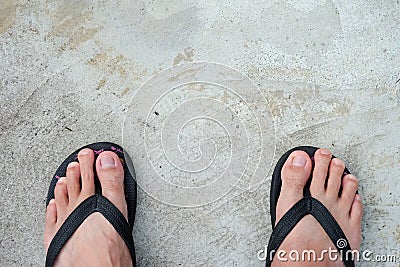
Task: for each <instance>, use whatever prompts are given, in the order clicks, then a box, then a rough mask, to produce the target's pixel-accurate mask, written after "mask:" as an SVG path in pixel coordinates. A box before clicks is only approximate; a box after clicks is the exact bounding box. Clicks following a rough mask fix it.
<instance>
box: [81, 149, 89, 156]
mask: <svg viewBox="0 0 400 267" xmlns="http://www.w3.org/2000/svg"><path fill="white" fill-rule="evenodd" d="M89 151H90V150H88V149H83V150H81V151H79V155H87V154H89Z"/></svg>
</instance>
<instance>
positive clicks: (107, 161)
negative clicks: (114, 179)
mask: <svg viewBox="0 0 400 267" xmlns="http://www.w3.org/2000/svg"><path fill="white" fill-rule="evenodd" d="M100 163H101V166H103V167H114V166H115V161H114V158H113V157H111V156H109V155H104V156H103V157H102V158H101V159H100Z"/></svg>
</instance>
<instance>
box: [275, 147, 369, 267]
mask: <svg viewBox="0 0 400 267" xmlns="http://www.w3.org/2000/svg"><path fill="white" fill-rule="evenodd" d="M314 161H315V167H314V170H313V173H312V180H311V185H310V193H311V196H312V197H314V198H316V199H318V200H319V201H320V202H321V203H322V204H324V205H325V207H326V208H327V209H328V210H329V211H330V212H331V214H332V215H333V217H334V218H335V220H336V221H337V222H338V224H339V225H340V227H341V228H342V230H343V232H344V233H345V235H346V237H347V239H348V240H349V242H350V247H351V249H353V250H359V249H360V243H361V218H362V215H363V208H362V203H361V198H360V196H359V195H358V194H356V192H357V187H358V181H357V178H356V177H355V176H354V175H352V174H347V175H345V176H344V177H343V179H342V175H343V171H344V167H345V165H344V163H343V162H342V161H341V160H340V159H338V158H334V159H332V154H331V152H330V151H329V150H327V149H318V150H317V151H316V152H315V155H314ZM311 170H312V162H311V159H310V157H309V156H308V154H307V153H305V152H304V151H294V152H292V153H291V154H290V156H289V157H288V159H287V161H286V162H285V164H284V166H283V168H282V172H281V177H282V188H281V192H280V196H279V199H278V203H277V208H276V217H277V220H276V223H277V222H278V221H279V220H280V218H282V216H283V215H284V214H285V213H286V212H287V211H288V210H289V209H290V208H291V207H292V206H293V205H294V204H295V203H296V202H297V201H299V200H300V199H301V198H303V188H304V186H305V185H306V183H307V180H308V179H309V177H310V174H311ZM341 187H342V193H341V195H340V196H339V190H340V188H341ZM328 248H332V249H336V247H335V245H334V244H333V243H332V241H331V240H330V238H329V237H328V235H327V234H326V233H325V231H324V229H323V228H322V226H321V225H320V224H319V223H318V222H317V221H316V219H315V218H314V217H313V216H311V215H307V216H305V217H304V218H303V219H302V220H300V221H299V223H298V224H297V225H296V226H295V227H294V228H293V230H292V231H291V232H290V233H289V235H288V236H287V237H286V239H285V240H284V241H283V242H282V244H281V246H280V247H279V250H283V251H285V252H286V257H285V260H286V259H287V261H280V260H279V259H278V257H277V254H275V257H274V259H273V262H272V266H283V265H284V266H293V265H294V264H295V265H296V266H310V264H312V265H313V266H344V264H343V262H342V261H341V260H340V259H338V260H337V261H332V260H330V259H329V257H327V254H325V257H324V260H323V261H316V262H314V261H313V262H308V261H296V262H295V263H294V262H293V261H291V260H290V257H289V256H288V253H289V252H290V251H297V252H299V253H300V255H301V253H302V251H304V250H314V251H315V253H316V255H317V257H318V256H319V255H321V252H322V251H323V250H327V249H328Z"/></svg>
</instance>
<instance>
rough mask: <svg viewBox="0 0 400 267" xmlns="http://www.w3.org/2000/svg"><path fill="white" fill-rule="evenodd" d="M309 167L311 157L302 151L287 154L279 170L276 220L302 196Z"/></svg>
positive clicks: (308, 174) (309, 172)
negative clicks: (279, 181)
mask: <svg viewBox="0 0 400 267" xmlns="http://www.w3.org/2000/svg"><path fill="white" fill-rule="evenodd" d="M311 167H312V163H311V159H310V157H309V156H308V154H307V153H305V152H304V151H294V152H292V153H291V154H290V155H289V157H288V159H287V160H286V162H285V164H284V165H283V167H282V172H281V177H282V188H281V193H280V196H279V199H278V203H277V214H276V216H277V222H278V221H279V219H280V218H281V217H282V216H283V215H284V214H285V213H286V212H287V211H288V210H289V209H290V208H291V207H292V206H293V205H294V204H295V203H296V202H297V201H299V200H300V199H301V198H302V197H303V190H304V186H305V185H306V183H307V180H308V179H309V177H310V174H311Z"/></svg>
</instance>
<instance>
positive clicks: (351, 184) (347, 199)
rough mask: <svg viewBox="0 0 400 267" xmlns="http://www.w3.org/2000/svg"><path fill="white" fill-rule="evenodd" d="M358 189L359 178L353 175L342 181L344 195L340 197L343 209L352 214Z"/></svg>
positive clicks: (348, 175)
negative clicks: (351, 210)
mask: <svg viewBox="0 0 400 267" xmlns="http://www.w3.org/2000/svg"><path fill="white" fill-rule="evenodd" d="M357 188H358V181H357V178H356V177H355V176H354V175H352V174H347V175H346V176H344V177H343V179H342V194H341V196H340V203H341V207H342V209H344V210H347V211H349V212H350V209H351V206H352V204H353V200H354V197H355V195H356V192H357Z"/></svg>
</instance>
